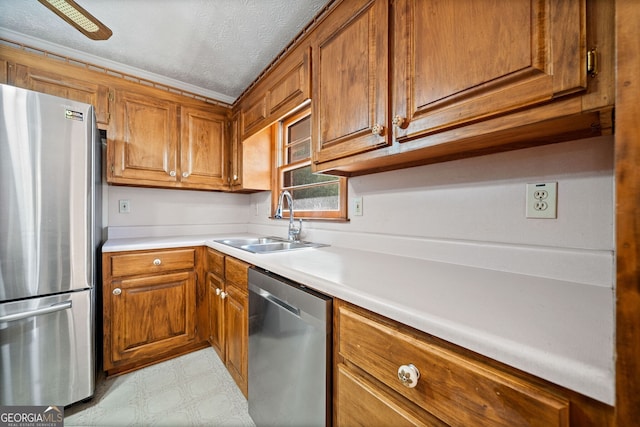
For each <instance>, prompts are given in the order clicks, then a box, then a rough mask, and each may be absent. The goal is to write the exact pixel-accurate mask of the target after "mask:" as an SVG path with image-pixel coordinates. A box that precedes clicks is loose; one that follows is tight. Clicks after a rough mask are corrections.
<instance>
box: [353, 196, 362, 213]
mask: <svg viewBox="0 0 640 427" xmlns="http://www.w3.org/2000/svg"><path fill="white" fill-rule="evenodd" d="M353 215H354V216H362V197H354V198H353Z"/></svg>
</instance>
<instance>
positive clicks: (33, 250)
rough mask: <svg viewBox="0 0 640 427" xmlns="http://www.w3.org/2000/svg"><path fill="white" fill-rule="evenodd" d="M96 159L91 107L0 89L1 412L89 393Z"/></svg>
mask: <svg viewBox="0 0 640 427" xmlns="http://www.w3.org/2000/svg"><path fill="white" fill-rule="evenodd" d="M100 153H101V150H100V137H99V134H98V131H97V128H96V122H95V115H94V110H93V107H92V106H91V105H88V104H83V103H79V102H75V101H70V100H67V99H64V98H58V97H55V96H50V95H45V94H41V93H38V92H33V91H29V90H24V89H20V88H16V87H13V86H7V85H0V368H1V369H0V405H60V406H66V405H69V404H71V403H74V402H77V401H80V400H83V399H86V398H88V397H91V396H92V395H93V393H94V388H95V373H96V369H95V365H96V362H95V360H96V358H95V355H96V350H95V332H94V325H95V313H96V309H95V292H96V283H97V282H96V280H97V279H98V266H99V264H98V258H97V255H98V249H99V245H100V239H101V235H102V232H101V230H102V224H101V221H99V219H100V218H101V217H102V211H101V207H100V195H101V193H100V192H99V191H98V190H99V188H100V187H101V184H100V182H101V174H100V170H101V169H100Z"/></svg>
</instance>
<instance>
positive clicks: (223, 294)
mask: <svg viewBox="0 0 640 427" xmlns="http://www.w3.org/2000/svg"><path fill="white" fill-rule="evenodd" d="M226 297H227V293H226V292H224V291H223V292H220V298H222V299H225V298H226Z"/></svg>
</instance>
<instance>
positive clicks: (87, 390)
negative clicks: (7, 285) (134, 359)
mask: <svg viewBox="0 0 640 427" xmlns="http://www.w3.org/2000/svg"><path fill="white" fill-rule="evenodd" d="M92 292H93V289H91V290H86V291H80V292H72V293H69V294H63V295H56V296H51V297H44V298H36V299H30V300H26V301H17V302H9V303H4V304H0V405H58V406H66V405H69V404H71V403H74V402H77V401H80V400H83V399H85V398H87V397H90V396H92V395H93V392H94V387H95V383H94V382H95V369H94V364H95V351H94V345H93V342H94V339H93V338H94V337H93V324H92V319H93V317H92V303H91V301H92Z"/></svg>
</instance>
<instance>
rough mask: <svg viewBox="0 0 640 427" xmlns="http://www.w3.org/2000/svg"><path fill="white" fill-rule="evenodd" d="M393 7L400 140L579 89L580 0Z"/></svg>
mask: <svg viewBox="0 0 640 427" xmlns="http://www.w3.org/2000/svg"><path fill="white" fill-rule="evenodd" d="M394 8H395V9H394V12H395V13H394V19H395V21H394V34H393V40H394V42H393V43H394V44H393V55H394V56H393V87H392V91H393V106H392V113H391V114H392V115H393V116H394V123H395V124H397V125H398V126H396V127H395V129H394V132H395V138H396V139H397V140H398V141H400V142H403V141H407V140H409V139H412V138H417V137H420V136H424V135H427V134H429V133H433V132H437V131H439V130H443V129H447V128H452V127H457V126H461V125H463V124H465V123H469V122H472V121H477V120H482V119H486V118H488V117H492V116H497V115H502V114H505V113H507V112H511V111H514V110H517V109H521V108H523V107H526V106H530V105H533V104H539V103H543V102H545V101H549V100H552V99H554V98H557V97H559V96H564V95H567V94H572V93H576V92H580V91H583V90H585V89H586V78H587V76H586V59H585V58H586V47H585V43H586V30H585V25H586V24H585V21H586V17H585V1H584V0H563V1H551V0H509V1H505V0H492V1H482V2H478V1H472V0H461V1H450V2H447V1H430V2H421V1H412V0H397V1H396V2H395V4H394ZM396 117H397V118H396Z"/></svg>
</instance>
